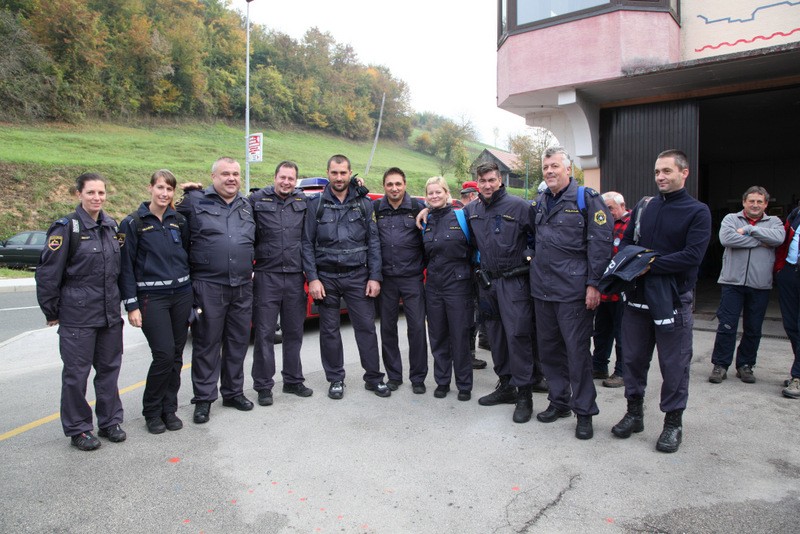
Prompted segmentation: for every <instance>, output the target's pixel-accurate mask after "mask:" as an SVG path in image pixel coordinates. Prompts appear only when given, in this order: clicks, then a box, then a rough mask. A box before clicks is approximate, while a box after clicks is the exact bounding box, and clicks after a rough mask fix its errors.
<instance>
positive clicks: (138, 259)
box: [119, 202, 190, 311]
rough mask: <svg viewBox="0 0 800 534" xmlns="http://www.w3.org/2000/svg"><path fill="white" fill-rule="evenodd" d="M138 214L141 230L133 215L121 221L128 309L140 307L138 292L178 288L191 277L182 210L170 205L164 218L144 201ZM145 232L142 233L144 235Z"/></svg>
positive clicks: (123, 281) (123, 283) (121, 284)
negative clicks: (152, 210) (153, 211)
mask: <svg viewBox="0 0 800 534" xmlns="http://www.w3.org/2000/svg"><path fill="white" fill-rule="evenodd" d="M136 215H138V216H139V219H140V220H141V229H137V224H136V221H135V219H134V217H133V216H131V215H129V216H128V217H125V219H123V220H122V223H121V224H120V227H119V229H120V246H121V248H122V250H121V253H122V258H121V259H122V266H121V272H120V276H119V287H120V292H121V293H122V302H123V304H125V309H126V310H127V311H132V310H136V309H139V301H138V299H137V296H136V294H137V292H138V291H160V290H174V289H177V288H180V287H186V286H188V285H189V284H190V280H189V254H188V252H187V251H188V249H189V228H188V226H187V225H186V223H185V222H184V224H183V225H180V224H179V223H178V217H179V215H178V213H177V212H176V211H175V210H174V209H172V208H171V207H167V209H166V211H165V212H164V216H163V219H162V220H159V219H158V217H156V216H155V215H153V214H152V213H151V212H150V203H149V202H142V205H141V206H139V209H138V210H136ZM140 231H141V234H140Z"/></svg>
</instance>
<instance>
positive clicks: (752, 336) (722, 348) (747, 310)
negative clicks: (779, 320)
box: [711, 284, 769, 369]
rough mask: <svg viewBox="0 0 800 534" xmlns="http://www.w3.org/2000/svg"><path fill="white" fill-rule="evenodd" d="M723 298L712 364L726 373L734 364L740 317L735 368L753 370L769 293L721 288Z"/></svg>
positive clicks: (733, 287)
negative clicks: (745, 366) (745, 367)
mask: <svg viewBox="0 0 800 534" xmlns="http://www.w3.org/2000/svg"><path fill="white" fill-rule="evenodd" d="M721 286H722V298H721V299H720V301H719V308H718V309H717V319H719V326H717V337H716V338H715V339H714V350H713V351H712V353H711V363H713V364H714V365H721V366H722V367H724V368H725V369H727V368H728V367H729V366H730V365H731V362H732V361H733V349H734V348H735V347H736V331H737V330H738V329H739V316H740V315H741V316H742V329H743V330H744V331H743V332H742V340H741V342H739V348H738V349H737V350H736V368H737V369H738V368H739V367H741V366H743V365H749V366H751V367H752V366H755V364H756V355H757V354H758V345H759V344H760V343H761V325H762V324H763V323H764V315H766V313H767V305H768V304H769V289H753V288H751V287H746V286H732V285H729V284H721Z"/></svg>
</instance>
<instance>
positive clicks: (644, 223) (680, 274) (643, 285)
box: [611, 150, 711, 452]
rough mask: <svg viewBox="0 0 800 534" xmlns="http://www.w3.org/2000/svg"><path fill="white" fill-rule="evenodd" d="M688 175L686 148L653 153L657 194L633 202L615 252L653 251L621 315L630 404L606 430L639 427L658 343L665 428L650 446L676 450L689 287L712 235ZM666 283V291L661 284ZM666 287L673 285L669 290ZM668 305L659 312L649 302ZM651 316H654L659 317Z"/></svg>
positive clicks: (688, 347) (687, 351) (625, 432)
mask: <svg viewBox="0 0 800 534" xmlns="http://www.w3.org/2000/svg"><path fill="white" fill-rule="evenodd" d="M688 176H689V162H688V160H687V158H686V154H684V153H683V152H681V151H679V150H667V151H664V152H662V153H661V154H659V155H658V159H656V165H655V180H656V186H657V187H658V192H659V195H658V196H656V197H653V198H652V199H649V201H644V202H639V204H638V205H637V206H636V208H634V210H633V213H632V214H631V221H634V223H633V224H629V225H628V227H627V229H626V230H625V235H624V237H623V238H622V243H620V246H619V248H620V252H624V250H625V247H627V246H629V245H639V246H641V247H644V248H647V249H650V250H653V251H655V252H656V253H658V257H656V258H655V260H654V261H653V263H651V264H650V269H649V270H648V271H647V273H646V274H645V275H644V276H642V277H639V278H637V280H636V286H635V287H634V289H633V290H632V291H626V292H625V299H626V303H627V306H626V308H625V313H623V315H622V357H623V358H624V359H625V376H624V379H625V398H626V399H627V401H628V412H627V413H626V414H625V416H624V417H623V418H622V420H621V421H620V422H619V423H617V424H616V425H615V426H614V428H612V429H611V432H612V433H613V434H614V435H615V436H617V437H619V438H628V437H630V435H631V433H632V432H641V431H642V430H644V415H643V403H644V392H645V387H646V386H647V372H648V370H649V369H650V360H652V358H653V348H654V347H658V359H659V367H660V368H661V377H662V378H663V381H664V383H663V384H662V386H661V411H662V412H665V414H666V415H665V418H664V429H663V431H662V432H661V435H660V436H659V438H658V442H657V443H656V450H659V451H661V452H675V451H677V450H678V447H679V446H680V444H681V440H682V438H683V422H682V418H683V410H684V409H685V408H686V401H687V399H688V397H689V365H690V363H691V361H692V325H693V323H694V320H693V317H692V302H693V300H694V297H693V295H692V290H693V289H694V286H695V284H696V282H697V271H698V269H699V267H700V262H702V261H703V255H704V254H705V252H706V247H707V246H708V241H709V239H710V237H711V212H710V211H709V209H708V206H706V205H705V204H703V203H701V202H699V201H697V200H695V199H694V198H692V197H691V196H689V193H688V192H687V191H686V189H685V187H684V186H685V184H686V178H687V177H688ZM663 287H666V288H667V291H659V288H663ZM670 288H671V291H670ZM662 309H666V310H670V311H671V312H672V313H671V317H669V318H668V319H662V318H661V315H658V316H656V315H653V313H654V310H662ZM654 319H659V321H658V323H659V324H658V325H656V324H655V320H654Z"/></svg>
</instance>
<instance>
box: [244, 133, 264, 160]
mask: <svg viewBox="0 0 800 534" xmlns="http://www.w3.org/2000/svg"><path fill="white" fill-rule="evenodd" d="M263 156H264V134H263V133H254V134H250V137H249V138H248V139H247V161H249V162H250V163H260V162H261V161H263Z"/></svg>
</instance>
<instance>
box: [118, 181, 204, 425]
mask: <svg viewBox="0 0 800 534" xmlns="http://www.w3.org/2000/svg"><path fill="white" fill-rule="evenodd" d="M176 185H177V180H176V179H175V175H173V174H172V173H171V172H170V171H168V170H166V169H163V170H160V171H156V172H155V173H153V176H152V177H150V185H149V186H148V190H149V191H150V202H142V205H141V206H139V209H138V210H136V211H135V212H134V213H131V214H130V215H128V216H127V217H126V218H125V219H124V220H123V221H122V224H121V225H120V231H121V234H122V236H123V240H122V272H121V274H120V290H121V292H122V299H123V303H124V304H125V309H126V310H127V311H128V322H129V323H130V324H131V326H135V327H136V328H141V329H142V331H143V332H144V335H145V337H146V338H147V342H148V343H149V344H150V350H151V351H152V353H153V362H152V363H151V364H150V371H149V372H148V373H147V383H146V385H145V387H144V398H143V405H144V408H143V410H142V415H144V418H145V424H146V425H147V430H148V431H149V432H150V433H151V434H161V433H163V432H164V431H165V430H167V429H169V430H180V429H181V428H183V422H182V421H181V420H180V418H178V416H177V415H176V414H175V412H176V410H177V409H178V390H179V389H180V386H181V369H182V367H183V347H184V345H186V335H187V330H188V326H187V324H188V323H187V320H188V318H189V314H190V313H191V311H192V286H191V284H190V281H189V256H188V248H189V228H188V226H187V224H186V219H185V218H184V217H183V215H181V214H179V213H178V212H177V211H175V209H174V208H173V207H172V200H173V197H174V196H175V186H176Z"/></svg>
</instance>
